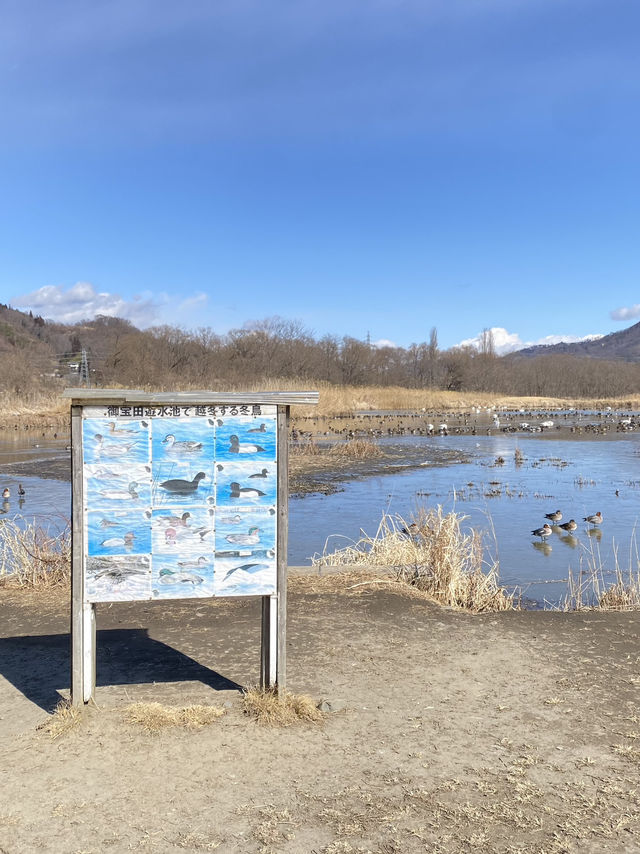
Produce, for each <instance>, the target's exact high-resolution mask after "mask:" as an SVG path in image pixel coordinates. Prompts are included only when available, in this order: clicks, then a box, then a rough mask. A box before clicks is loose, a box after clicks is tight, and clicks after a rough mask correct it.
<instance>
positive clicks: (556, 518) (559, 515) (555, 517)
mask: <svg viewBox="0 0 640 854" xmlns="http://www.w3.org/2000/svg"><path fill="white" fill-rule="evenodd" d="M544 518H545V519H551V521H552V522H553V523H554V524H555V523H556V522H559V521H560V519H562V513H561V512H560V510H556V511H555V513H545V514H544Z"/></svg>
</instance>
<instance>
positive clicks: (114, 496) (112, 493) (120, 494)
mask: <svg viewBox="0 0 640 854" xmlns="http://www.w3.org/2000/svg"><path fill="white" fill-rule="evenodd" d="M137 488H138V484H137V483H136V481H135V480H132V481H131V483H130V484H129V486H128V487H127V491H126V492H125V491H124V490H123V489H101V490H100V495H102V497H103V498H110V499H111V500H112V501H127V500H129V499H131V498H133V499H135V498H137V497H138V493H137V492H136V489H137Z"/></svg>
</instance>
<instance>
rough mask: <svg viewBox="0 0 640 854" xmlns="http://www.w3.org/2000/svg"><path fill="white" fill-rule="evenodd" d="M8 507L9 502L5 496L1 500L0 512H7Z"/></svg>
mask: <svg viewBox="0 0 640 854" xmlns="http://www.w3.org/2000/svg"><path fill="white" fill-rule="evenodd" d="M9 507H10V504H9V502H8V501H7V499H6V498H5V500H4V501H3V502H2V505H1V506H0V513H8V512H9Z"/></svg>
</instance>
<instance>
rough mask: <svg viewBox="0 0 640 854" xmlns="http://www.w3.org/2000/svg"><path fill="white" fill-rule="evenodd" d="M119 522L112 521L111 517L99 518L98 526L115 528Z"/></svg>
mask: <svg viewBox="0 0 640 854" xmlns="http://www.w3.org/2000/svg"><path fill="white" fill-rule="evenodd" d="M119 524H120V523H119V522H113V521H112V520H111V519H101V520H100V527H101V528H117V527H118V525H119Z"/></svg>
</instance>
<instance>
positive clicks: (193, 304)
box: [178, 291, 209, 311]
mask: <svg viewBox="0 0 640 854" xmlns="http://www.w3.org/2000/svg"><path fill="white" fill-rule="evenodd" d="M208 301H209V297H208V296H207V294H205V293H203V292H202V291H198V292H197V293H195V294H194V295H193V296H192V297H187V298H186V299H184V300H182V302H181V303H180V305H179V306H178V309H179V310H180V311H190V310H191V309H194V308H204V306H205V305H206V304H207V302H208Z"/></svg>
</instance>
